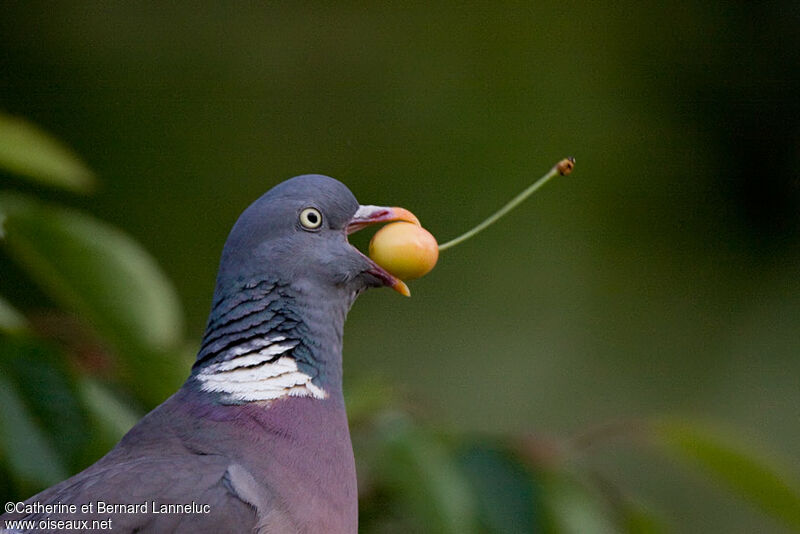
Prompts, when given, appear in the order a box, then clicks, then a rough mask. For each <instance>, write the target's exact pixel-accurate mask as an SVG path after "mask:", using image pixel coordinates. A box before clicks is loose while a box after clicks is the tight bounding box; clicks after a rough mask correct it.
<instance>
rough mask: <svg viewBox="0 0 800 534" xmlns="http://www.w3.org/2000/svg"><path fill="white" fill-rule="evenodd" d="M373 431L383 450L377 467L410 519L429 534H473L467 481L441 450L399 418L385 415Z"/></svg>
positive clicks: (428, 436) (472, 506) (429, 437)
mask: <svg viewBox="0 0 800 534" xmlns="http://www.w3.org/2000/svg"><path fill="white" fill-rule="evenodd" d="M378 431H379V433H380V436H381V438H382V440H383V446H384V454H383V457H382V458H381V460H380V465H379V467H378V468H379V470H380V471H381V472H382V474H383V478H384V481H385V482H387V483H388V485H389V488H391V489H392V491H394V492H395V496H396V497H398V498H400V499H402V500H404V501H405V502H406V504H407V506H408V513H409V514H413V515H412V516H411V517H410V519H412V520H417V521H419V522H420V524H421V525H423V526H424V527H425V529H426V531H429V532H442V533H454V534H468V533H470V532H476V531H477V521H476V517H475V512H474V510H475V500H474V497H473V495H472V493H471V491H470V486H469V481H468V480H467V478H466V477H465V475H464V474H463V473H462V472H461V471H460V469H459V468H458V464H457V462H456V461H455V459H454V458H453V457H452V456H451V455H450V454H449V453H448V451H447V449H446V448H445V446H444V445H443V444H442V443H441V442H440V441H439V440H437V439H436V437H435V436H433V435H432V434H430V433H428V432H426V431H425V430H424V429H422V428H420V427H417V426H415V425H414V424H413V423H412V422H411V421H410V420H409V419H408V418H407V417H406V416H404V415H402V414H386V415H385V416H384V418H383V420H382V421H381V422H380V425H379V430H378Z"/></svg>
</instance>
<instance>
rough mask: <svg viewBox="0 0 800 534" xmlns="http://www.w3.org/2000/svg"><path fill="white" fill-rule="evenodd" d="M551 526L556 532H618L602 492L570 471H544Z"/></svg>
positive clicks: (543, 485)
mask: <svg viewBox="0 0 800 534" xmlns="http://www.w3.org/2000/svg"><path fill="white" fill-rule="evenodd" d="M540 483H541V485H542V488H543V500H544V502H545V507H546V509H547V515H548V519H549V520H548V522H547V523H548V527H549V528H548V529H547V532H551V533H553V534H573V533H574V534H611V533H615V532H618V529H617V528H616V526H615V524H614V522H613V521H612V519H611V513H610V510H608V507H607V506H606V504H605V503H604V502H603V501H602V499H600V496H599V495H598V494H597V493H596V492H594V491H592V490H590V488H588V487H587V486H586V485H584V484H582V483H581V482H580V481H579V480H578V479H576V478H575V477H574V476H572V475H571V474H570V473H568V472H566V471H549V472H545V473H541V475H540Z"/></svg>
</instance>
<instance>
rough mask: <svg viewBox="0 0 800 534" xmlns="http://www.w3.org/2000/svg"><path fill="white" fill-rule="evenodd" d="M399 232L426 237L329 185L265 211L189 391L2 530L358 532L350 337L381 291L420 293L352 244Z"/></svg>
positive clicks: (396, 211)
mask: <svg viewBox="0 0 800 534" xmlns="http://www.w3.org/2000/svg"><path fill="white" fill-rule="evenodd" d="M389 220H407V221H411V222H418V221H416V218H415V217H414V216H413V215H412V214H411V213H410V212H409V211H407V210H404V209H402V208H388V207H379V206H359V204H358V202H357V201H356V199H355V197H354V196H353V194H352V193H351V192H350V191H349V190H348V189H347V187H345V186H344V184H342V183H340V182H338V181H336V180H334V179H333V178H329V177H327V176H320V175H304V176H297V177H295V178H292V179H290V180H287V181H285V182H283V183H281V184H279V185H277V186H275V187H274V188H273V189H271V190H270V191H269V192H267V193H266V194H265V195H263V196H262V197H261V198H259V199H258V200H257V201H255V202H254V203H253V204H252V205H251V206H250V207H248V208H247V209H246V210H245V211H244V213H243V214H242V215H241V217H240V218H239V220H238V221H237V222H236V225H235V226H234V227H233V230H232V231H231V233H230V235H229V237H228V240H227V242H226V243H225V247H224V250H223V252H222V260H221V262H220V267H219V274H218V275H217V282H216V289H215V292H214V299H213V304H212V309H211V313H210V316H209V319H208V325H207V327H206V332H205V336H204V338H203V342H202V346H201V348H200V351H199V353H198V355H197V361H196V362H195V364H194V366H193V368H192V371H191V375H190V376H189V378H188V379H187V380H186V382H185V383H184V384H183V386H182V387H181V388H180V389H179V390H178V392H177V393H175V394H174V395H173V396H171V397H170V398H169V399H167V400H166V401H165V402H164V403H163V404H161V405H160V406H159V407H157V408H156V409H155V410H153V411H152V412H150V413H149V414H148V415H147V416H145V417H144V418H143V419H142V420H141V421H139V423H138V424H137V425H136V426H134V427H133V428H132V429H131V430H130V432H128V433H127V434H126V435H125V437H123V438H122V440H121V441H120V442H119V443H118V444H117V445H116V447H114V449H112V450H111V452H109V453H108V454H107V455H106V456H104V457H103V458H101V459H100V460H99V461H98V462H97V463H95V464H94V465H92V466H90V467H89V468H87V469H86V470H84V471H82V472H81V473H78V474H77V475H75V476H73V477H71V478H69V479H67V480H65V481H63V482H61V483H60V484H57V485H55V486H53V487H51V488H49V489H47V490H45V491H43V492H41V493H39V494H38V495H35V496H33V497H31V498H30V499H28V500H27V501H25V502H26V504H28V505H30V508H28V509H27V510H21V511H20V512H19V513H14V514H5V515H3V516H2V520H3V521H2V522H0V528H2V526H6V525H8V523H7V522H6V521H7V520H10V519H22V520H26V521H32V523H29V524H28V527H25V526H24V525H23V526H19V525H18V527H17V529H16V530H11V529H9V530H8V532H11V531H18V532H27V531H35V532H64V531H66V530H67V529H69V530H70V531H73V532H75V531H78V532H80V531H92V532H98V531H100V530H101V529H105V530H108V528H107V527H110V528H111V529H112V530H113V532H114V533H128V532H157V533H160V532H190V533H193V534H198V533H204V532H213V533H226V532H242V533H244V532H269V533H291V532H315V533H318V532H324V533H355V532H356V531H357V525H358V500H357V493H356V473H355V465H354V460H353V450H352V446H351V443H350V434H349V430H348V426H347V416H346V414H345V406H344V399H343V397H342V329H343V326H344V321H345V317H346V315H347V312H348V311H349V309H350V306H351V305H352V304H353V301H354V300H355V298H356V297H357V296H358V295H359V294H360V293H361V292H362V291H364V290H365V289H367V288H368V287H378V286H390V287H393V288H395V289H396V290H398V291H400V292H401V293H404V294H408V290H407V288H406V286H405V284H403V282H401V281H400V280H398V279H397V278H395V277H394V276H392V275H391V274H389V273H388V272H387V271H385V270H384V269H383V268H381V267H380V266H378V265H377V264H375V263H374V262H373V261H371V260H370V259H369V258H367V257H366V256H364V255H363V254H361V253H360V252H359V251H358V250H357V249H356V248H355V247H353V246H351V245H350V244H349V243H348V241H347V234H349V233H351V232H353V231H356V230H358V229H360V228H363V227H364V226H367V225H369V224H373V223H376V222H381V221H389ZM46 505H51V508H49V509H46V508H45V506H46ZM70 505H75V507H76V511H75V512H72V511H71V510H70V509H69V506H70ZM89 506H92V508H88V507H89ZM58 521H71V522H72V523H69V524H68V523H62V524H60V525H59V524H58V523H57V522H58ZM82 521H86V523H82ZM95 521H96V522H97V523H93V522H95ZM101 521H109V523H99V522H101ZM76 527H77V528H76Z"/></svg>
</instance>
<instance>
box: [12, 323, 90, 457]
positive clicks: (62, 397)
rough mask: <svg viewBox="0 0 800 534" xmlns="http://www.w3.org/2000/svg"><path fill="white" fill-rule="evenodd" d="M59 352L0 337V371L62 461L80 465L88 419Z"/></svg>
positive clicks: (36, 343) (30, 341) (33, 342)
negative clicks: (56, 446) (55, 446)
mask: <svg viewBox="0 0 800 534" xmlns="http://www.w3.org/2000/svg"><path fill="white" fill-rule="evenodd" d="M65 363H66V362H65V360H64V356H63V354H62V353H61V352H60V351H58V350H56V349H55V348H53V347H51V346H50V345H47V344H45V343H43V342H41V341H38V340H35V339H29V338H12V339H3V340H2V341H0V371H2V374H3V376H5V377H6V378H7V379H8V380H9V381H11V382H12V383H13V384H15V386H16V387H17V391H18V392H19V397H20V400H21V402H23V403H24V404H25V406H26V409H28V410H29V411H30V414H31V416H32V417H33V418H34V419H35V420H36V422H37V424H38V425H40V426H41V428H42V429H44V430H45V435H46V436H48V439H49V441H50V442H51V443H58V448H57V449H56V450H55V453H56V455H57V456H58V458H59V459H60V461H61V463H62V465H64V466H65V467H66V468H67V469H70V470H74V469H77V468H79V467H82V463H81V462H82V455H83V450H84V448H85V447H86V445H87V443H88V441H89V440H90V436H89V422H88V419H87V418H86V416H85V414H84V412H83V409H82V407H81V406H80V403H79V402H78V394H77V389H76V387H75V384H74V379H73V376H72V374H71V373H70V372H69V370H68V369H67V366H66V365H65Z"/></svg>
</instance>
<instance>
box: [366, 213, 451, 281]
mask: <svg viewBox="0 0 800 534" xmlns="http://www.w3.org/2000/svg"><path fill="white" fill-rule="evenodd" d="M369 257H370V258H372V261H374V262H375V263H377V264H378V265H380V266H381V267H383V268H384V269H386V270H387V271H389V272H390V273H392V274H393V275H395V276H396V277H397V278H399V279H401V280H411V279H414V278H420V277H421V276H424V275H426V274H428V273H429V272H430V270H431V269H433V267H434V265H436V260H438V259H439V244H438V243H437V242H436V238H435V237H433V235H431V233H430V232H429V231H427V230H426V229H424V228H422V227H421V226H417V225H416V224H412V223H408V222H395V223H391V224H387V225H386V226H384V227H383V228H381V229H380V230H378V231H377V232H375V235H374V236H372V240H371V241H370V242H369Z"/></svg>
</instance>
